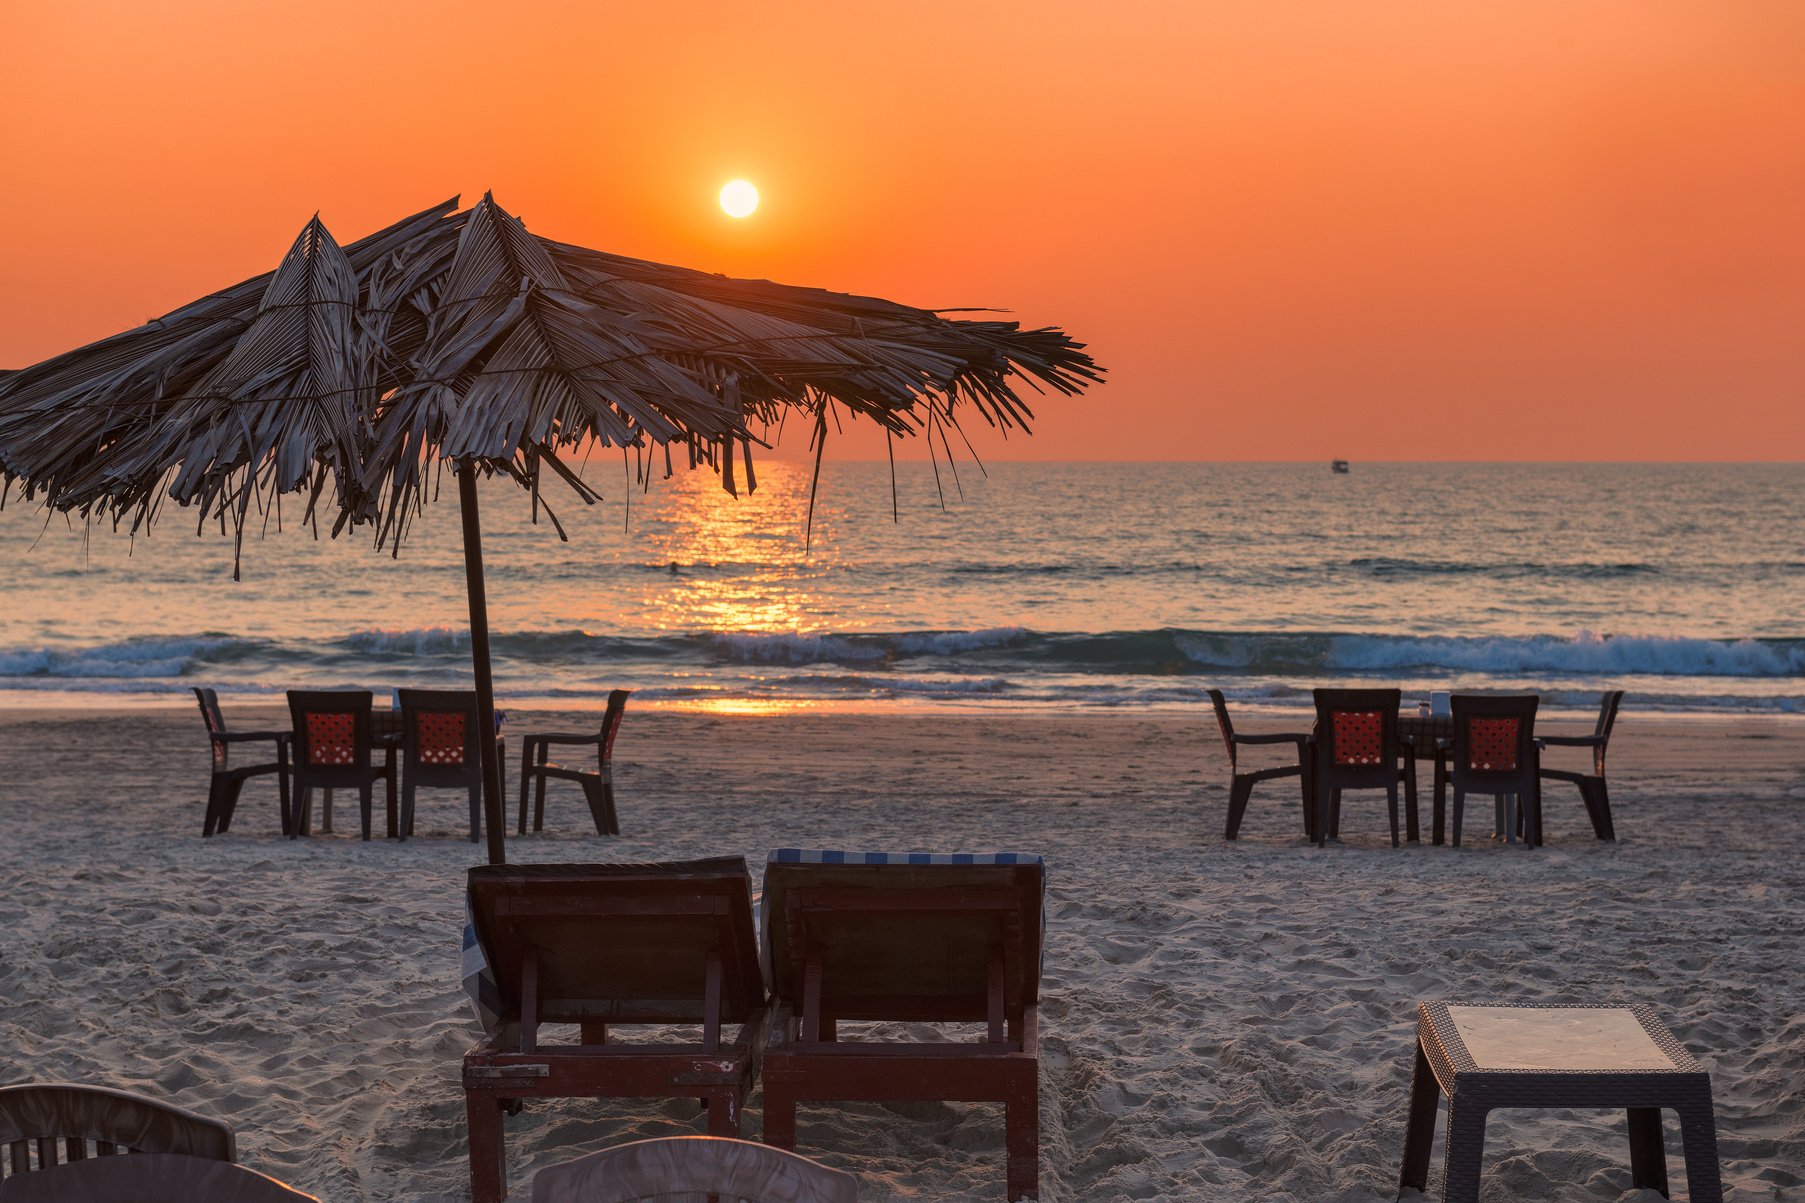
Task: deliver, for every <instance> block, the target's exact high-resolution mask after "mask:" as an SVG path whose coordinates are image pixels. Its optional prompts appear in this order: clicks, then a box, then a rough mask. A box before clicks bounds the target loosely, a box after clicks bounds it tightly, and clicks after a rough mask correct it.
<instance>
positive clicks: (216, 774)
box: [194, 688, 292, 836]
mask: <svg viewBox="0 0 1805 1203" xmlns="http://www.w3.org/2000/svg"><path fill="white" fill-rule="evenodd" d="M194 697H195V700H196V701H198V702H199V703H200V704H201V718H202V719H203V720H205V722H206V724H207V742H208V744H209V745H210V746H211V748H212V752H213V777H212V780H211V781H210V782H209V783H208V786H207V816H206V818H205V819H204V820H202V822H201V835H203V836H209V835H212V834H213V833H214V832H215V831H220V832H224V831H230V830H231V828H232V815H233V814H234V813H235V812H236V811H237V810H238V793H239V791H240V790H242V789H243V788H244V783H245V782H246V781H248V780H250V779H251V778H252V777H261V776H263V775H265V774H266V773H274V774H275V775H276V796H277V798H278V799H279V800H280V802H281V806H282V834H283V835H287V834H288V833H289V824H290V823H291V821H292V818H291V815H290V813H289V808H288V732H286V731H228V730H226V719H225V716H224V715H223V714H221V713H220V711H219V695H218V694H217V693H215V692H214V691H213V690H211V689H200V688H197V689H195V691H194ZM252 743H273V744H275V745H276V759H275V760H274V761H271V762H268V763H265V764H240V765H233V764H232V763H231V758H232V745H233V744H252Z"/></svg>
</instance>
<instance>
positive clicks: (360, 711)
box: [288, 689, 396, 840]
mask: <svg viewBox="0 0 1805 1203" xmlns="http://www.w3.org/2000/svg"><path fill="white" fill-rule="evenodd" d="M288 712H289V715H290V716H291V717H292V719H293V720H294V736H293V738H294V767H293V770H292V771H293V773H294V786H295V816H294V826H293V828H292V830H291V831H290V834H291V835H295V836H302V835H307V834H309V833H310V832H311V831H312V829H313V800H312V794H313V791H314V790H315V789H316V788H317V789H324V790H332V789H355V790H356V791H357V797H358V803H359V805H360V806H361V808H362V811H363V837H364V839H366V840H367V839H369V838H370V795H371V791H372V790H373V789H374V788H375V783H376V778H378V777H382V778H384V779H386V781H387V783H388V810H389V825H388V826H389V834H390V835H394V834H396V821H395V754H394V750H393V749H390V750H389V751H388V753H387V754H386V755H385V757H384V763H383V764H382V765H381V766H378V765H376V764H375V763H374V762H373V761H372V759H371V740H370V691H369V690H367V689H340V690H304V689H291V690H289V691H288Z"/></svg>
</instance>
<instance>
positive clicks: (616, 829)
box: [602, 777, 620, 835]
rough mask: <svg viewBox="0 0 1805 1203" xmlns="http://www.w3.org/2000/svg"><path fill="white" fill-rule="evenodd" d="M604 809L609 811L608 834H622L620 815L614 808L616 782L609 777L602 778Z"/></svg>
mask: <svg viewBox="0 0 1805 1203" xmlns="http://www.w3.org/2000/svg"><path fill="white" fill-rule="evenodd" d="M602 809H604V810H606V811H607V812H608V834H609V835H619V834H620V815H619V814H617V813H616V812H615V809H614V782H613V780H612V779H610V778H608V777H603V778H602Z"/></svg>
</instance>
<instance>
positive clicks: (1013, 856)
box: [766, 848, 1047, 866]
mask: <svg viewBox="0 0 1805 1203" xmlns="http://www.w3.org/2000/svg"><path fill="white" fill-rule="evenodd" d="M766 863H767V864H773V865H1043V866H1044V865H1045V864H1046V863H1047V862H1046V861H1045V860H1043V859H1041V858H1040V857H1038V856H1035V855H1033V854H1031V853H1027V852H846V851H842V850H840V849H837V848H773V849H771V855H770V856H769V857H768V858H767V861H766Z"/></svg>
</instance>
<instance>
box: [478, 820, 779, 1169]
mask: <svg viewBox="0 0 1805 1203" xmlns="http://www.w3.org/2000/svg"><path fill="white" fill-rule="evenodd" d="M468 880H469V895H468V906H469V913H470V917H471V924H472V926H473V927H474V928H475V938H476V943H477V946H478V947H479V948H480V950H481V952H482V956H483V958H484V959H485V960H486V961H487V962H488V971H489V973H490V974H491V975H492V976H493V978H494V984H495V1000H496V1006H495V1011H496V1024H495V1029H494V1031H493V1032H492V1033H491V1034H490V1035H489V1036H487V1037H485V1038H484V1039H483V1041H482V1042H481V1043H479V1044H478V1045H477V1046H476V1047H475V1048H474V1049H472V1050H471V1051H470V1052H469V1053H468V1054H467V1055H466V1056H465V1057H464V1101H465V1108H466V1112H467V1115H468V1118H469V1125H470V1189H471V1197H472V1199H473V1203H498V1200H500V1199H501V1198H503V1197H504V1196H505V1195H506V1193H507V1187H506V1182H505V1171H504V1153H503V1148H502V1122H501V1121H502V1113H503V1111H504V1110H507V1109H511V1108H512V1107H513V1105H514V1101H515V1100H518V1099H527V1098H686V1099H702V1100H705V1101H706V1104H707V1107H708V1130H709V1132H710V1134H712V1135H715V1136H738V1135H739V1127H740V1114H741V1111H742V1109H743V1108H744V1106H745V1102H746V1096H747V1095H748V1094H750V1093H751V1090H752V1081H753V1077H754V1075H755V1074H756V1073H757V1071H758V1050H759V1047H760V1045H761V1044H762V1043H763V1041H764V1029H765V1025H766V1019H767V1011H766V1007H765V979H764V972H763V970H762V969H761V968H760V967H759V959H758V937H757V935H756V934H755V932H754V930H753V918H752V877H751V874H750V873H748V872H747V870H746V862H745V860H744V859H742V858H740V857H737V856H736V857H721V858H717V859H714V860H701V861H683V862H677V863H672V864H648V865H484V866H481V867H479V868H475V869H471V870H470V872H469V879H468ZM543 1024H576V1025H578V1027H579V1033H580V1037H579V1042H578V1043H576V1044H569V1043H557V1044H554V1043H550V1042H542V1040H541V1033H540V1028H541V1025H543ZM641 1024H656V1025H659V1026H660V1027H662V1028H664V1029H665V1030H664V1031H663V1032H661V1033H659V1035H658V1037H657V1039H656V1042H653V1041H642V1042H632V1043H627V1042H623V1041H621V1040H620V1039H619V1036H620V1033H619V1031H618V1030H617V1029H618V1028H620V1027H622V1026H632V1025H641ZM728 1024H738V1025H739V1035H738V1037H737V1038H735V1039H733V1040H732V1041H731V1042H729V1041H728V1039H727V1038H726V1037H725V1035H724V1033H723V1031H722V1028H723V1025H728ZM675 1025H689V1026H691V1027H692V1030H693V1029H694V1028H699V1029H700V1031H695V1032H694V1034H693V1035H691V1036H689V1037H688V1038H685V1037H684V1034H683V1033H682V1032H681V1030H680V1029H678V1030H673V1028H674V1026H675Z"/></svg>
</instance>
